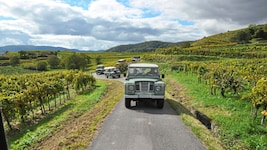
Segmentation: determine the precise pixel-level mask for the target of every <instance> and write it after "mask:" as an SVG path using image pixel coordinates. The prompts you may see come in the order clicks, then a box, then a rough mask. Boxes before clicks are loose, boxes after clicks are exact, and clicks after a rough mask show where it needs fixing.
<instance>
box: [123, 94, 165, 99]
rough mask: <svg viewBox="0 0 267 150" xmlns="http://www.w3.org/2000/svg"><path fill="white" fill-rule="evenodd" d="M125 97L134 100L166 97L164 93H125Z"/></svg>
mask: <svg viewBox="0 0 267 150" xmlns="http://www.w3.org/2000/svg"><path fill="white" fill-rule="evenodd" d="M124 98H129V99H133V100H141V99H164V98H165V97H164V95H144V94H142V95H141V94H140V95H124Z"/></svg>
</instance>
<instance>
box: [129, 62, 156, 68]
mask: <svg viewBox="0 0 267 150" xmlns="http://www.w3.org/2000/svg"><path fill="white" fill-rule="evenodd" d="M129 67H153V68H157V67H158V65H156V64H150V63H133V64H130V65H129Z"/></svg>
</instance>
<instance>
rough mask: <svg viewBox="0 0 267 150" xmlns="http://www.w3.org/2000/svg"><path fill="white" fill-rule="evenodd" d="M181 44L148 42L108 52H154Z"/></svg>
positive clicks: (120, 47)
mask: <svg viewBox="0 0 267 150" xmlns="http://www.w3.org/2000/svg"><path fill="white" fill-rule="evenodd" d="M180 44H181V43H171V42H161V41H148V42H143V43H137V44H128V45H119V46H116V47H113V48H110V49H108V50H106V52H153V51H155V50H156V49H157V48H166V47H171V46H177V45H180Z"/></svg>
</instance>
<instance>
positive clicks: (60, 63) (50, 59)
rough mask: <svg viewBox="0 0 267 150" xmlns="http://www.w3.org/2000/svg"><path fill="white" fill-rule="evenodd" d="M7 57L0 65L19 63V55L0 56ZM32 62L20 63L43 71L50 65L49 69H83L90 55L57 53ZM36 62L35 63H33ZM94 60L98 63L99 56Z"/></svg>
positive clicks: (89, 62)
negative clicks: (61, 57) (59, 55)
mask: <svg viewBox="0 0 267 150" xmlns="http://www.w3.org/2000/svg"><path fill="white" fill-rule="evenodd" d="M22 56H24V55H22ZM2 57H4V58H8V59H9V62H6V63H5V64H2V65H5V66H6V65H12V66H16V65H20V64H21V58H20V57H19V56H10V57H7V56H2ZM31 62H33V63H32V64H26V65H25V64H22V65H23V66H24V68H25V69H30V70H39V71H45V70H47V69H48V67H50V68H51V69H58V68H65V69H80V70H84V69H86V68H87V67H88V66H89V65H90V64H91V57H90V56H89V55H86V54H85V53H73V54H71V55H69V56H67V57H64V58H63V59H60V57H58V56H57V55H48V56H47V57H44V58H42V59H34V60H31ZM35 62H37V63H35ZM96 62H97V63H100V62H101V58H100V57H97V58H96Z"/></svg>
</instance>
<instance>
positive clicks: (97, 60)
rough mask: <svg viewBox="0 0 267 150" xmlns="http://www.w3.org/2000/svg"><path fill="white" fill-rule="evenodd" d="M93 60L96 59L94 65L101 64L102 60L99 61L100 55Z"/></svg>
mask: <svg viewBox="0 0 267 150" xmlns="http://www.w3.org/2000/svg"><path fill="white" fill-rule="evenodd" d="M95 61H96V65H99V64H102V62H101V56H97V57H96V59H95Z"/></svg>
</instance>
